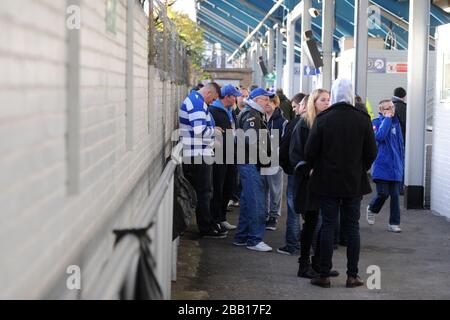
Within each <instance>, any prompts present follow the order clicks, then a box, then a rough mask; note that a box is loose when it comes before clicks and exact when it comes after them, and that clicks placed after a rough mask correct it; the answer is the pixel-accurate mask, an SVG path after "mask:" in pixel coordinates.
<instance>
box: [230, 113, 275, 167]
mask: <svg viewBox="0 0 450 320" xmlns="http://www.w3.org/2000/svg"><path fill="white" fill-rule="evenodd" d="M236 129H242V130H243V131H244V133H245V132H246V131H248V130H255V135H254V138H255V140H254V141H251V139H250V138H249V137H248V136H246V137H245V138H244V139H245V140H244V141H245V163H246V164H256V165H257V167H270V161H269V162H268V163H262V161H261V159H260V148H261V153H262V154H263V155H264V156H265V157H266V158H270V155H271V143H270V134H269V130H268V128H267V122H266V121H265V120H264V114H263V113H261V112H259V111H257V110H255V109H253V108H252V107H250V106H246V107H245V108H244V109H243V110H242V111H241V112H240V113H239V116H238V118H237V122H236ZM260 130H265V131H266V132H267V135H266V137H265V139H263V140H261V139H260V138H261V137H263V134H262V133H260ZM239 139H242V137H240V136H239V132H238V133H237V141H238V145H237V149H238V152H239V149H240V145H239ZM253 156H256V158H254V157H253ZM237 157H238V160H240V159H239V154H237Z"/></svg>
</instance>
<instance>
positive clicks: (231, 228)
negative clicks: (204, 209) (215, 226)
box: [220, 221, 237, 230]
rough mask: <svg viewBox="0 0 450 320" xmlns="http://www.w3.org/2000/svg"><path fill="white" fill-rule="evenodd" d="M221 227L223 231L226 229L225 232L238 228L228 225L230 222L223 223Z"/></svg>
mask: <svg viewBox="0 0 450 320" xmlns="http://www.w3.org/2000/svg"><path fill="white" fill-rule="evenodd" d="M220 226H221V227H222V229H225V230H234V229H236V228H237V227H236V226H235V225H232V224H230V223H228V221H223V222H221V223H220Z"/></svg>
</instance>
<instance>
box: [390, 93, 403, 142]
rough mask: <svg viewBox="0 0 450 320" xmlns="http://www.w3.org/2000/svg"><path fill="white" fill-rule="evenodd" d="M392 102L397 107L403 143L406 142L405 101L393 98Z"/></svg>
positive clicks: (396, 112) (396, 111)
mask: <svg viewBox="0 0 450 320" xmlns="http://www.w3.org/2000/svg"><path fill="white" fill-rule="evenodd" d="M392 102H393V103H394V106H395V114H396V115H397V117H398V120H399V121H400V127H401V129H402V137H403V143H405V141H406V103H405V102H403V100H400V99H397V98H396V97H394V98H392Z"/></svg>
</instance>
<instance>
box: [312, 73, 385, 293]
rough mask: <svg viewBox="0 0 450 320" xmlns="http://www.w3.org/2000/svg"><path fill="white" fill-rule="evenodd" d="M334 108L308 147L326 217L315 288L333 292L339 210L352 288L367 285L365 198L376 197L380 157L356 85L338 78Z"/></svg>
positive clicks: (315, 189) (314, 189)
mask: <svg viewBox="0 0 450 320" xmlns="http://www.w3.org/2000/svg"><path fill="white" fill-rule="evenodd" d="M331 103H332V106H331V107H329V108H328V109H327V110H325V111H323V112H321V113H320V114H319V115H318V116H317V118H316V120H315V121H314V124H313V126H312V128H311V131H310V133H309V137H308V141H307V143H306V146H305V158H306V162H307V163H309V164H310V165H311V166H312V169H313V170H312V173H311V177H310V185H309V188H310V189H309V191H310V192H312V193H313V194H315V195H317V196H319V201H320V210H321V215H322V228H321V234H320V270H319V271H320V276H319V277H316V278H313V279H311V284H312V285H316V286H320V287H323V288H329V287H330V286H331V282H330V278H329V276H330V271H331V268H332V265H333V264H332V259H333V242H334V232H335V228H336V223H337V219H338V215H339V205H340V204H341V203H342V206H341V210H343V215H344V217H345V219H344V223H345V224H346V228H345V230H346V232H347V242H348V243H347V283H346V286H347V287H349V288H353V287H357V286H362V285H363V284H364V282H363V281H362V280H361V279H360V278H359V276H358V271H359V270H358V263H359V253H360V234H359V218H360V207H361V200H362V196H363V195H365V194H368V193H370V192H371V188H370V184H369V180H368V177H367V171H368V170H369V169H370V167H371V166H372V163H373V161H374V160H375V158H376V155H377V146H376V143H375V137H374V135H373V130H372V123H371V121H370V117H369V116H368V115H367V114H365V113H364V112H362V111H359V110H358V109H356V108H355V107H354V106H353V90H352V84H351V81H350V80H347V79H337V80H336V81H335V82H334V84H333V87H332V90H331Z"/></svg>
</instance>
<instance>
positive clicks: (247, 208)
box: [234, 164, 266, 246]
mask: <svg viewBox="0 0 450 320" xmlns="http://www.w3.org/2000/svg"><path fill="white" fill-rule="evenodd" d="M238 168H239V176H240V179H241V184H242V192H241V201H240V213H239V224H238V227H237V231H236V235H235V236H234V240H235V242H239V243H243V242H247V245H248V246H255V245H257V244H258V243H260V242H261V241H262V239H263V237H264V233H265V230H266V215H265V210H264V183H263V179H262V177H261V175H260V173H259V171H258V169H257V168H256V165H253V164H241V165H238Z"/></svg>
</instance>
